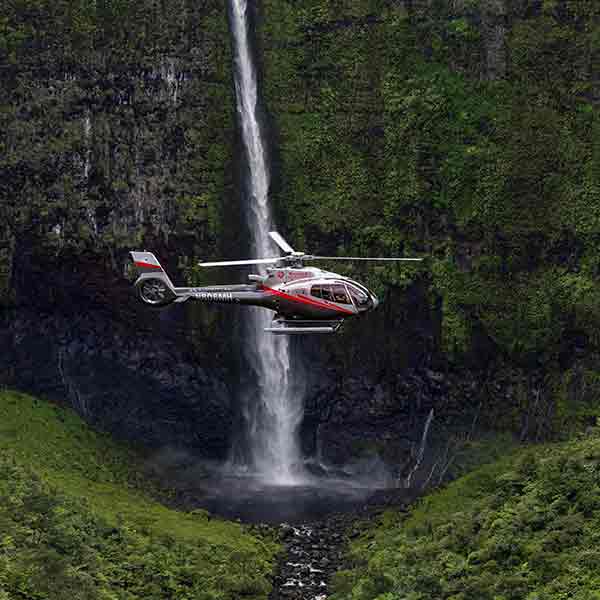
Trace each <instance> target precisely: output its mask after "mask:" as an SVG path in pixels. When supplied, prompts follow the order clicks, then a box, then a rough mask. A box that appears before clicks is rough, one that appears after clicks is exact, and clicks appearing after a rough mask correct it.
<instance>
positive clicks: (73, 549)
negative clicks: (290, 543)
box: [0, 391, 277, 600]
mask: <svg viewBox="0 0 600 600" xmlns="http://www.w3.org/2000/svg"><path fill="white" fill-rule="evenodd" d="M141 468H142V460H141V456H140V454H138V453H136V452H135V451H133V450H131V449H128V448H124V447H122V446H120V445H118V444H116V443H115V442H113V441H111V440H110V438H109V437H108V436H106V435H103V434H99V433H96V432H94V431H92V430H90V429H89V427H87V426H86V425H85V424H84V423H83V422H82V421H81V419H79V418H78V417H77V416H76V415H75V414H74V413H73V412H72V411H71V410H69V409H65V408H60V407H57V406H54V405H51V404H49V403H47V402H43V401H40V400H36V399H34V398H31V397H29V396H25V395H22V394H17V393H13V392H7V391H4V392H0V598H1V599H2V600H12V599H13V598H28V599H33V598H39V599H40V600H41V599H44V600H57V599H63V598H65V599H66V598H69V597H73V594H74V590H76V591H77V593H78V594H81V595H80V596H77V597H78V598H79V597H81V598H89V599H98V600H100V599H102V600H134V599H136V598H139V599H143V600H146V599H150V598H153V599H156V600H158V599H161V600H162V599H164V598H178V599H182V600H183V599H190V600H192V599H194V600H217V599H218V600H233V599H234V598H235V599H237V598H240V597H244V598H249V599H250V598H253V599H255V600H259V599H266V597H267V595H268V593H269V591H270V587H271V586H270V583H269V582H268V579H267V578H268V576H269V574H270V572H271V570H272V566H273V557H274V554H275V552H276V550H277V546H276V545H275V544H274V543H273V542H272V541H271V540H266V539H263V540H261V539H258V538H257V537H255V536H253V535H250V534H249V533H247V532H245V531H244V530H243V528H242V527H241V526H239V525H237V524H235V523H229V522H225V521H220V520H217V519H211V518H210V516H209V515H208V514H207V513H206V511H202V510H198V511H193V512H191V513H183V512H179V511H176V510H172V509H168V508H166V507H165V506H163V505H161V504H159V503H158V502H157V501H156V500H154V499H153V498H152V496H151V494H150V493H148V491H147V490H146V489H145V488H148V487H149V486H148V484H147V483H145V482H144V481H143V479H142V477H141V476H140V474H139V473H140V470H141Z"/></svg>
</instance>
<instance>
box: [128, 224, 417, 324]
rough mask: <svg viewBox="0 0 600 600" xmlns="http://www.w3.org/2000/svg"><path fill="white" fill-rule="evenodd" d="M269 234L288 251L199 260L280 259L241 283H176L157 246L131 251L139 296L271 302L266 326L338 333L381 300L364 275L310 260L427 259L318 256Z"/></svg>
mask: <svg viewBox="0 0 600 600" xmlns="http://www.w3.org/2000/svg"><path fill="white" fill-rule="evenodd" d="M269 236H270V237H271V239H272V240H273V241H274V242H275V243H276V244H277V245H278V246H279V248H280V249H281V250H282V251H283V253H284V254H283V256H276V257H271V258H255V259H249V260H229V261H218V262H199V263H198V264H199V265H200V267H203V268H210V267H228V266H241V265H274V266H270V267H267V268H266V275H256V274H251V275H248V278H249V279H250V281H251V282H252V283H250V284H241V285H225V286H209V287H175V286H174V285H173V283H172V282H171V280H170V279H169V276H168V275H167V273H166V272H165V270H164V269H163V268H162V267H161V265H160V263H159V262H158V260H157V258H156V256H154V254H152V252H146V251H144V252H138V251H132V252H130V255H131V258H132V261H133V264H134V265H135V268H136V270H137V272H138V275H139V277H138V278H137V280H136V281H135V283H134V287H135V290H136V292H137V296H138V298H139V299H140V300H141V301H142V302H144V303H145V304H148V305H150V306H154V307H165V306H168V305H169V304H173V303H179V302H186V301H187V300H196V301H200V302H205V303H215V304H239V305H246V306H259V307H263V308H267V309H269V310H272V311H274V312H275V316H274V317H273V320H272V322H271V325H270V327H266V328H265V331H266V332H269V333H273V334H288V335H289V334H316V333H336V332H338V331H339V330H340V327H341V326H342V323H343V322H344V321H345V320H346V319H347V318H349V317H354V316H357V315H364V314H366V313H368V312H370V311H372V310H374V309H375V308H377V305H378V304H379V300H378V299H377V297H376V296H375V294H373V292H371V291H370V290H369V289H367V288H366V287H365V286H364V285H362V284H361V283H359V282H358V281H354V280H352V279H350V278H349V277H345V276H343V275H339V274H338V273H332V272H329V271H323V270H321V269H318V268H316V267H305V266H304V263H305V262H312V261H319V260H326V261H333V260H344V261H411V262H420V261H422V260H423V259H422V258H367V257H359V256H315V255H312V254H305V253H304V252H298V251H296V250H294V249H293V248H292V247H291V246H290V245H289V244H288V243H287V242H286V241H285V239H284V238H283V237H282V236H281V235H280V234H279V233H277V232H276V231H270V232H269Z"/></svg>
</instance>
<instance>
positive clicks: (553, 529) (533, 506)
mask: <svg viewBox="0 0 600 600" xmlns="http://www.w3.org/2000/svg"><path fill="white" fill-rule="evenodd" d="M599 542H600V432H599V430H598V429H596V430H595V431H594V432H593V433H590V435H589V437H587V438H584V439H580V440H578V441H574V442H570V443H565V444H561V445H554V446H545V447H542V448H540V447H537V448H535V449H525V450H523V449H522V450H520V451H518V452H512V453H511V454H510V455H509V456H507V457H506V458H505V459H503V460H501V461H499V462H496V463H493V464H491V465H488V466H485V467H482V468H480V469H478V470H476V471H474V472H473V473H471V474H469V475H466V476H464V477H462V478H461V479H459V480H457V481H455V482H453V483H452V484H450V485H449V486H448V487H447V488H446V489H444V490H441V491H439V492H436V493H434V494H432V495H431V496H428V497H426V498H424V499H423V500H421V501H420V502H419V503H418V504H417V506H416V507H415V508H414V510H413V511H412V512H411V513H410V515H409V516H406V515H397V514H394V513H391V512H390V513H386V514H385V515H384V517H383V519H382V522H381V523H380V525H379V526H378V527H377V528H376V529H373V530H371V531H369V532H368V533H367V534H366V535H364V536H363V537H362V538H361V539H360V540H359V541H358V542H356V543H355V544H354V545H353V547H352V554H351V556H352V559H353V561H354V564H355V567H354V569H353V570H349V571H343V572H340V573H338V575H337V576H336V583H335V588H336V592H335V594H334V598H335V599H336V600H401V599H402V600H428V599H430V598H436V599H447V600H511V599H513V600H525V599H526V600H560V599H562V598H565V599H566V598H572V599H574V600H593V599H597V598H600V576H599V575H598V573H600V551H599V550H598V544H599Z"/></svg>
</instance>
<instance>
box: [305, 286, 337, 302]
mask: <svg viewBox="0 0 600 600" xmlns="http://www.w3.org/2000/svg"><path fill="white" fill-rule="evenodd" d="M310 295H311V296H314V297H315V298H322V299H323V300H327V301H329V302H335V300H334V299H333V292H332V290H331V286H330V285H328V284H319V285H313V286H312V288H311V289H310Z"/></svg>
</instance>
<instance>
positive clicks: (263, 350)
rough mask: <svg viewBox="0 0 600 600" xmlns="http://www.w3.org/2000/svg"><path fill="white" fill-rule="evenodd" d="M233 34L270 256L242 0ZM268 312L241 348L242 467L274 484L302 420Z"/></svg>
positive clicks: (291, 466)
mask: <svg viewBox="0 0 600 600" xmlns="http://www.w3.org/2000/svg"><path fill="white" fill-rule="evenodd" d="M231 27H232V33H233V39H234V60H235V69H234V70H235V93H236V102H237V111H238V117H239V123H240V126H241V133H242V141H243V146H244V151H245V157H246V161H247V166H248V181H247V196H248V197H247V207H248V225H249V228H250V236H251V241H252V253H253V255H254V256H262V257H265V256H273V252H274V249H275V248H274V245H273V243H272V242H271V240H270V238H269V235H268V234H269V231H270V230H271V229H272V228H273V221H272V216H271V211H270V207H269V183H270V181H269V169H268V161H267V155H266V148H265V144H266V141H265V139H264V138H263V135H262V132H261V124H260V121H259V115H258V109H259V98H258V87H257V81H256V68H255V65H254V61H253V56H252V51H251V46H250V39H249V35H250V29H249V23H248V3H247V0H231ZM272 316H273V315H272V313H270V312H269V311H267V310H265V309H259V308H250V309H248V313H247V317H246V318H247V319H248V321H247V326H248V327H247V334H248V335H247V339H246V340H245V343H244V351H245V353H246V356H247V359H248V362H249V363H250V365H251V366H252V368H253V369H254V371H255V373H256V379H257V387H256V389H255V390H253V391H248V392H247V393H246V397H245V398H243V405H244V420H245V426H246V428H247V431H246V438H247V444H248V448H247V450H248V454H249V457H248V458H249V460H248V463H247V467H248V468H249V469H250V470H251V471H253V472H255V473H256V475H258V476H260V477H261V478H264V479H265V480H266V481H268V482H271V483H276V484H292V483H294V482H296V481H298V479H299V474H300V473H299V471H300V464H301V457H300V448H299V443H298V427H299V425H300V422H301V420H302V415H303V407H302V401H303V398H302V394H300V393H299V391H298V390H297V387H296V386H295V385H294V381H293V378H292V372H291V369H290V343H289V339H288V338H287V337H286V336H274V335H271V334H268V333H265V332H264V331H263V329H264V327H266V326H268V325H269V323H270V321H271V318H272Z"/></svg>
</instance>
